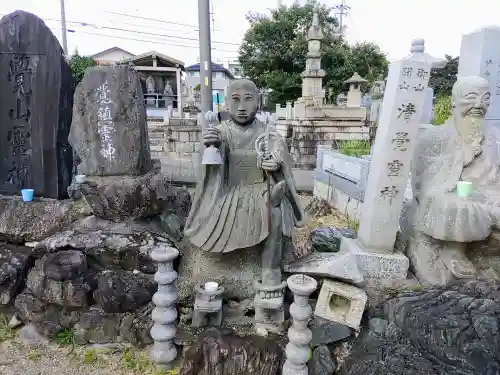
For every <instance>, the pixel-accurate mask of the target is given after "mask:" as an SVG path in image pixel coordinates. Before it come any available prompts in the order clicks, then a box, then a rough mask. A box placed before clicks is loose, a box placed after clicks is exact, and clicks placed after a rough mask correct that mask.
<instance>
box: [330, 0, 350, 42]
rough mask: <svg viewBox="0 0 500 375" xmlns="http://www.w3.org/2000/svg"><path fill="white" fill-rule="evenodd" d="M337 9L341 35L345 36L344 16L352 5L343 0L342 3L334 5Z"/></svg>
mask: <svg viewBox="0 0 500 375" xmlns="http://www.w3.org/2000/svg"><path fill="white" fill-rule="evenodd" d="M333 9H335V10H336V15H337V16H338V19H339V29H340V37H343V36H344V16H347V12H348V11H349V10H351V7H350V6H349V5H347V0H342V3H341V4H337V5H335V6H334V7H333Z"/></svg>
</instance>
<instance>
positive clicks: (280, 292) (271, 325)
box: [254, 282, 286, 334]
mask: <svg viewBox="0 0 500 375" xmlns="http://www.w3.org/2000/svg"><path fill="white" fill-rule="evenodd" d="M255 288H256V294H255V300H254V305H255V330H256V331H257V332H259V330H262V329H265V330H266V331H267V332H272V333H277V334H282V333H283V332H284V329H285V309H284V297H285V288H286V282H283V283H281V284H280V285H274V286H265V285H262V284H261V283H260V282H256V283H255Z"/></svg>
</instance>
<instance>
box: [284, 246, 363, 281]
mask: <svg viewBox="0 0 500 375" xmlns="http://www.w3.org/2000/svg"><path fill="white" fill-rule="evenodd" d="M283 270H284V271H285V272H290V273H304V274H306V275H315V276H324V277H331V278H334V279H339V280H343V281H345V282H347V283H352V284H361V283H362V282H363V281H364V278H363V275H362V274H361V272H360V271H359V269H358V263H357V258H356V255H355V254H353V253H351V252H349V251H342V252H339V253H318V252H313V253H311V254H309V255H308V256H306V257H304V258H302V259H299V260H295V261H293V262H292V263H286V264H283Z"/></svg>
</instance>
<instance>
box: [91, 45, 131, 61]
mask: <svg viewBox="0 0 500 375" xmlns="http://www.w3.org/2000/svg"><path fill="white" fill-rule="evenodd" d="M113 51H121V52H125V53H126V54H129V55H130V56H134V54H133V53H131V52H129V51H125V50H124V49H123V48H120V47H116V46H115V47H111V48H108V49H105V50H104V51H101V52H97V53H96V54H94V55H92V56H90V57H92V58H93V59H95V58H96V57H97V56H99V55H104V54H105V53H108V52H113Z"/></svg>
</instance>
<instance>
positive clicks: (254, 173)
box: [184, 79, 304, 332]
mask: <svg viewBox="0 0 500 375" xmlns="http://www.w3.org/2000/svg"><path fill="white" fill-rule="evenodd" d="M227 103H228V108H229V112H230V117H231V119H230V120H229V121H227V122H224V123H222V124H220V125H218V126H216V127H213V128H208V129H205V130H204V131H203V142H204V144H205V146H207V147H208V146H212V145H214V146H216V147H218V148H219V150H220V153H221V156H222V160H223V164H222V165H202V166H201V168H202V178H201V181H200V182H199V183H198V185H197V188H196V194H195V198H194V202H193V205H192V207H191V211H190V213H189V217H188V219H187V222H186V225H185V230H184V233H185V236H186V238H187V239H188V240H189V241H190V242H191V243H192V244H193V245H195V246H196V247H198V248H200V249H201V250H204V251H207V252H213V253H220V254H221V256H224V253H228V252H232V251H235V250H238V249H247V248H255V251H260V253H261V265H262V273H261V280H256V283H255V286H256V289H257V290H256V297H255V302H256V303H255V305H256V306H255V307H256V315H255V319H256V324H257V327H258V326H259V325H260V326H261V327H263V328H265V329H267V330H270V331H274V332H279V331H281V330H282V328H283V327H282V325H283V322H284V316H283V295H284V290H285V288H286V283H285V282H283V281H282V279H281V258H282V253H283V236H284V235H285V236H291V235H292V233H293V230H294V227H301V226H303V224H304V212H303V210H302V208H301V204H300V198H299V196H298V194H297V191H296V188H295V181H294V179H293V175H292V159H291V156H290V154H289V152H288V149H287V147H286V144H285V142H284V140H283V139H282V138H281V137H279V136H277V135H276V134H275V135H274V136H273V137H270V138H269V140H268V144H267V148H266V152H265V153H264V154H260V155H259V152H257V150H256V149H255V143H256V140H257V139H258V138H259V137H260V136H261V135H262V134H264V133H265V132H266V125H265V124H263V123H262V122H261V121H259V120H258V119H256V113H257V107H258V90H257V87H256V86H255V84H254V83H253V82H252V81H249V80H243V79H242V80H235V81H233V82H232V83H231V84H230V85H229V86H228V88H227ZM266 179H270V182H271V184H270V185H271V189H270V191H271V196H270V199H269V202H270V203H271V207H270V223H269V222H268V220H269V218H268V215H269V211H268V207H267V202H268V196H267V181H266ZM269 224H270V225H269Z"/></svg>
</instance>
